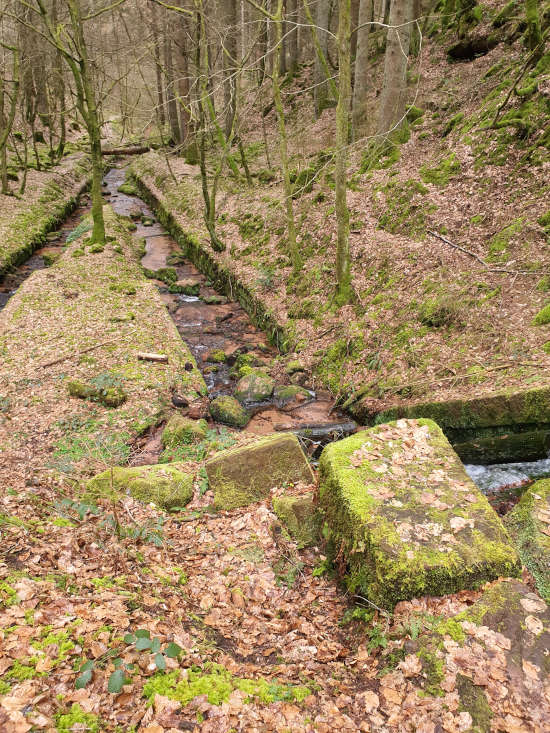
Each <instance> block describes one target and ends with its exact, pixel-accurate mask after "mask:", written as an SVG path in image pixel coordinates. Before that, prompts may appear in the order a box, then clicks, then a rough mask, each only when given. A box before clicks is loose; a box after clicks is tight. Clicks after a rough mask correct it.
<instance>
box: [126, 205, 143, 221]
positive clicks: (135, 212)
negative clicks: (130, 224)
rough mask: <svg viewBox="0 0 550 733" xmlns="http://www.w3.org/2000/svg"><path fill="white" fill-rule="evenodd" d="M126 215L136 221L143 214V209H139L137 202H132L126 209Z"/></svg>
mask: <svg viewBox="0 0 550 733" xmlns="http://www.w3.org/2000/svg"><path fill="white" fill-rule="evenodd" d="M128 216H129V217H130V219H132V220H133V221H138V219H141V217H142V216H143V211H142V210H141V209H140V207H139V206H137V204H134V205H133V206H130V208H129V209H128Z"/></svg>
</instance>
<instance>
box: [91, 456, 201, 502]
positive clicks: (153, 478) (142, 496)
mask: <svg viewBox="0 0 550 733" xmlns="http://www.w3.org/2000/svg"><path fill="white" fill-rule="evenodd" d="M193 480H194V475H193V474H189V473H185V472H184V470H183V467H182V466H180V465H179V464H176V463H171V464H158V465H153V466H136V467H134V468H120V467H118V466H116V467H114V468H113V469H109V470H107V471H104V472H103V473H100V474H98V475H97V476H94V478H92V479H90V480H89V481H88V482H87V484H86V492H87V494H88V495H90V496H93V497H101V496H107V497H109V496H112V495H113V494H114V495H115V496H116V495H118V494H119V493H123V494H124V493H126V492H127V491H128V492H129V493H130V494H131V495H132V496H133V497H134V498H135V499H138V500H140V501H144V502H152V503H154V504H157V506H160V507H162V508H163V509H172V508H174V507H181V506H185V505H186V504H188V503H189V502H190V501H191V499H192V497H193Z"/></svg>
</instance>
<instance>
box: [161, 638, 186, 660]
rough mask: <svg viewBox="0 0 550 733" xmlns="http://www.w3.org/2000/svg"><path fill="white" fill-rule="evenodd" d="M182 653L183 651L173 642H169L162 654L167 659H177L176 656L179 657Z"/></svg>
mask: <svg viewBox="0 0 550 733" xmlns="http://www.w3.org/2000/svg"><path fill="white" fill-rule="evenodd" d="M182 651H183V650H182V648H181V646H178V644H176V643H175V642H174V641H171V642H170V643H169V644H168V646H167V647H166V649H165V650H164V653H165V654H166V656H167V657H170V658H172V659H173V658H174V657H177V656H178V655H180V654H181V652H182Z"/></svg>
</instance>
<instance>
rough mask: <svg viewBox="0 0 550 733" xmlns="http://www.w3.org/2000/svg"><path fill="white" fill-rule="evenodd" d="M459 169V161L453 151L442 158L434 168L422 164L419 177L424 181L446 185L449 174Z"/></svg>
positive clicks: (453, 173)
mask: <svg viewBox="0 0 550 733" xmlns="http://www.w3.org/2000/svg"><path fill="white" fill-rule="evenodd" d="M459 171H460V161H459V160H458V158H457V157H456V155H455V153H451V154H450V155H449V156H448V157H447V158H444V159H443V160H442V161H441V162H440V163H439V165H437V166H436V167H435V168H429V167H428V166H427V165H423V166H421V168H420V177H421V178H422V180H423V181H424V183H433V184H434V185H436V186H441V187H443V186H446V185H447V184H448V183H449V180H450V179H451V176H454V175H456V174H457V173H458V172H459Z"/></svg>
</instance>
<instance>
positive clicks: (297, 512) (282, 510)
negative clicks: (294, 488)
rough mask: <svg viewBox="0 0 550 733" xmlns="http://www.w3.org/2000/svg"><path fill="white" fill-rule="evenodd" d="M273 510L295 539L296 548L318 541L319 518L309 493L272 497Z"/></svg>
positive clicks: (308, 545)
mask: <svg viewBox="0 0 550 733" xmlns="http://www.w3.org/2000/svg"><path fill="white" fill-rule="evenodd" d="M273 511H274V512H275V514H276V515H277V517H278V518H279V520H280V521H281V522H282V524H284V526H285V527H286V529H287V530H288V532H289V534H290V536H291V537H292V538H293V539H294V540H296V543H297V545H298V548H302V547H310V546H311V545H315V544H316V543H317V542H318V540H319V537H320V529H321V518H320V515H319V514H318V511H317V507H316V506H315V505H314V502H313V496H312V495H311V494H308V495H307V496H300V497H298V496H277V497H274V498H273Z"/></svg>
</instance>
